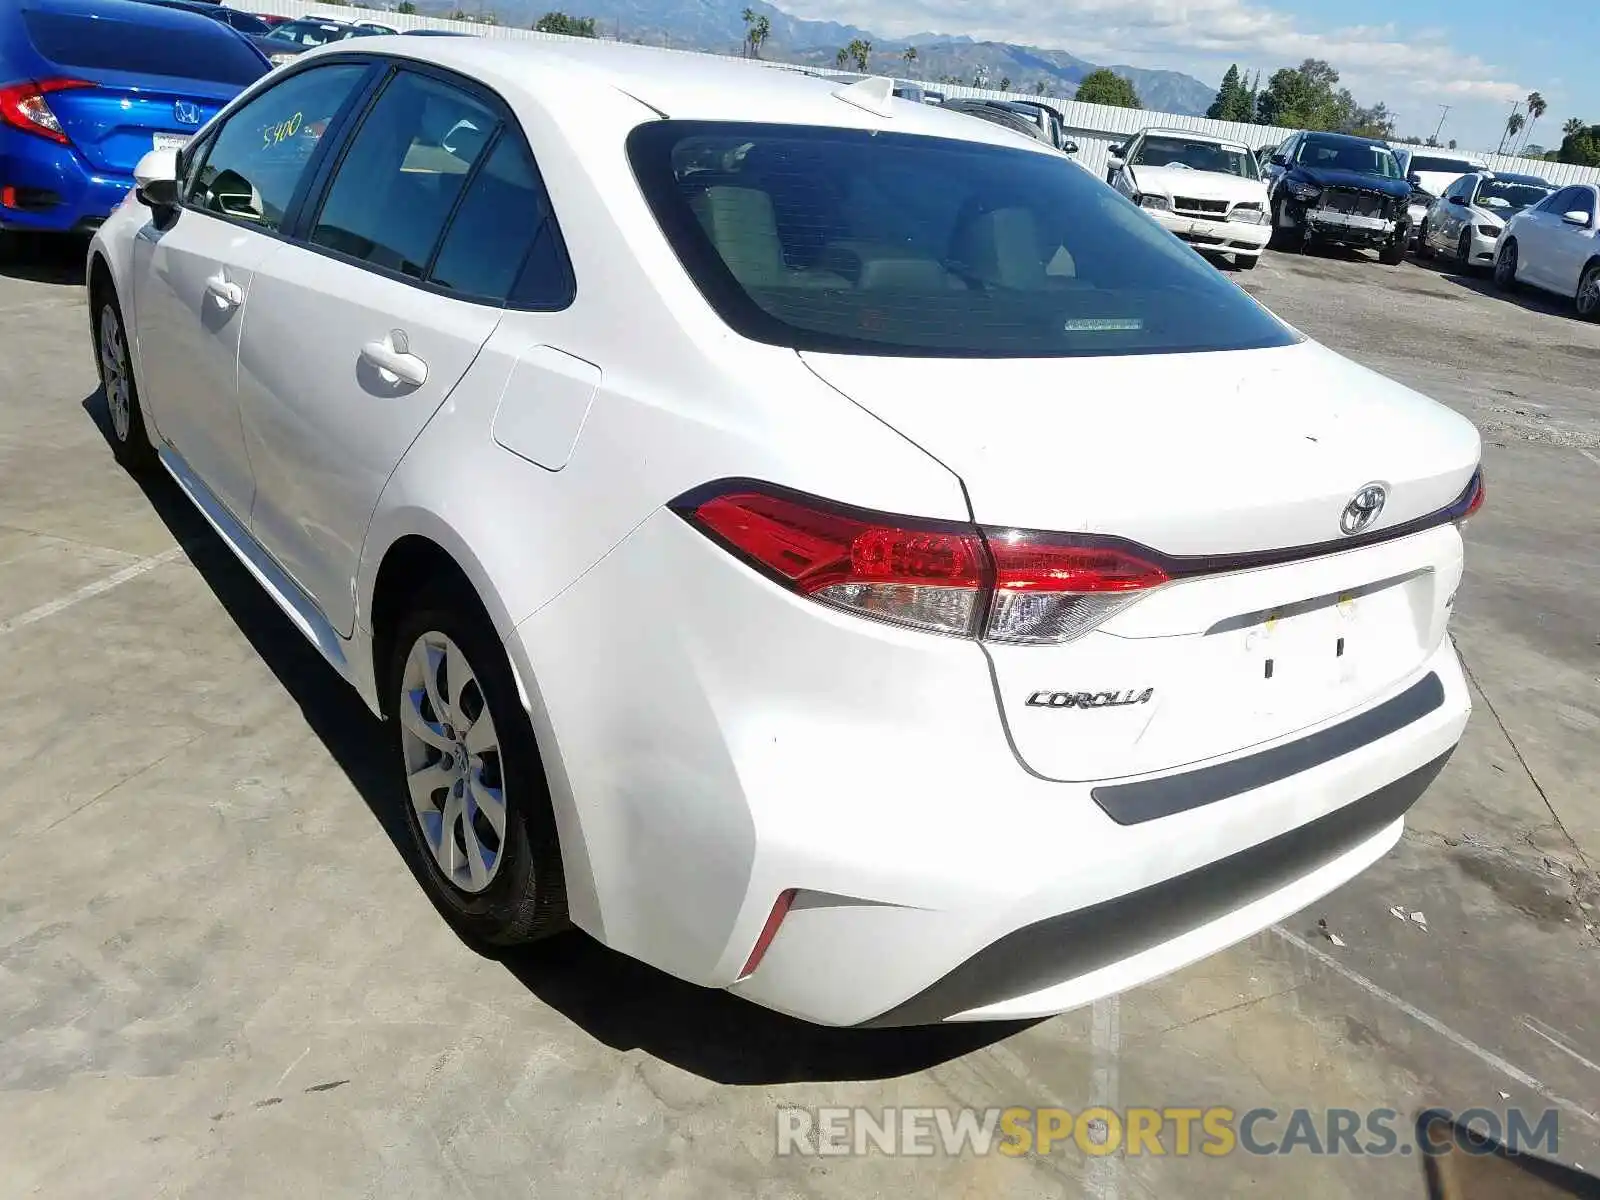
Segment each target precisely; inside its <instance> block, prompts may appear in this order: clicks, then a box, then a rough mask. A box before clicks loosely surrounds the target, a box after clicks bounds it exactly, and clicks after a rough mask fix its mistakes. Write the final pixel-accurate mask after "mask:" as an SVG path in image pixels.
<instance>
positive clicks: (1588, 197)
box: [1561, 187, 1594, 221]
mask: <svg viewBox="0 0 1600 1200" xmlns="http://www.w3.org/2000/svg"><path fill="white" fill-rule="evenodd" d="M1572 192H1573V196H1572V199H1571V200H1570V201H1569V202H1568V204H1567V207H1566V208H1563V209H1562V210H1561V211H1562V212H1564V213H1569V212H1581V213H1583V214H1584V215H1585V216H1587V217H1588V218H1589V220H1590V221H1593V220H1594V192H1592V191H1590V190H1589V189H1588V188H1586V187H1575V188H1573V189H1572Z"/></svg>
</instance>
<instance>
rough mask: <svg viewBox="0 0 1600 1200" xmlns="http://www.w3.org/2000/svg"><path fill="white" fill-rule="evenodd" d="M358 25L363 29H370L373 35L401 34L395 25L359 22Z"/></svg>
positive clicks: (378, 22)
mask: <svg viewBox="0 0 1600 1200" xmlns="http://www.w3.org/2000/svg"><path fill="white" fill-rule="evenodd" d="M356 25H357V26H358V27H359V28H361V29H370V30H371V31H372V32H373V33H387V34H394V33H399V32H400V31H399V30H398V29H396V28H395V27H394V26H393V25H385V24H384V23H383V22H382V21H357V22H356Z"/></svg>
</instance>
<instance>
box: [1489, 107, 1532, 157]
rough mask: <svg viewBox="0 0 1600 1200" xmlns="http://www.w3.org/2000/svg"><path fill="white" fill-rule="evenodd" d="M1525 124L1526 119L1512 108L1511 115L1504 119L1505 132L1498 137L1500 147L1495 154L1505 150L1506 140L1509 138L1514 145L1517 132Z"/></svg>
mask: <svg viewBox="0 0 1600 1200" xmlns="http://www.w3.org/2000/svg"><path fill="white" fill-rule="evenodd" d="M1527 123H1528V118H1527V117H1525V116H1523V115H1522V114H1521V113H1520V112H1518V111H1517V110H1516V109H1515V108H1513V109H1512V110H1511V115H1510V116H1509V117H1507V118H1506V131H1505V132H1504V133H1502V134H1501V135H1500V145H1499V147H1498V149H1497V151H1496V153H1498V152H1499V151H1501V150H1504V149H1505V148H1506V139H1507V138H1510V139H1511V140H1512V142H1513V143H1514V142H1515V141H1516V140H1517V132H1518V130H1520V129H1521V128H1522V127H1523V126H1524V125H1526V124H1527Z"/></svg>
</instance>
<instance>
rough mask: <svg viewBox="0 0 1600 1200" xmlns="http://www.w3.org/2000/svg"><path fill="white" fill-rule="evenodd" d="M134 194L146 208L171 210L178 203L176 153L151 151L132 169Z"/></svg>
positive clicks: (172, 151) (174, 151)
mask: <svg viewBox="0 0 1600 1200" xmlns="http://www.w3.org/2000/svg"><path fill="white" fill-rule="evenodd" d="M133 182H134V188H135V191H134V194H135V195H136V196H138V198H139V203H140V204H143V205H145V206H146V207H148V208H154V209H161V208H173V207H176V205H177V203H178V152H177V151H176V150H151V151H150V152H149V153H148V154H146V155H145V156H144V157H143V158H141V159H140V160H139V165H138V166H136V167H134V169H133Z"/></svg>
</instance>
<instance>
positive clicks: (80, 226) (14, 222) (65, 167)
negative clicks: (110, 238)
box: [0, 130, 133, 233]
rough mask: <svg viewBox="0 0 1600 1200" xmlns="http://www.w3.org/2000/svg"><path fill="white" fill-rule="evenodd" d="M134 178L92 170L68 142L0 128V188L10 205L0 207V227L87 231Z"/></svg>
mask: <svg viewBox="0 0 1600 1200" xmlns="http://www.w3.org/2000/svg"><path fill="white" fill-rule="evenodd" d="M132 187H133V176H131V175H121V174H118V173H116V172H106V171H96V170H94V169H93V168H91V167H89V166H88V165H87V164H86V163H85V162H84V161H83V159H82V158H81V157H80V156H79V155H78V153H77V152H76V151H75V150H73V149H72V148H71V147H68V146H58V145H56V144H55V143H53V142H48V141H46V140H44V139H43V138H38V137H33V136H31V135H29V134H24V133H16V132H14V131H9V130H0V188H12V189H14V190H15V197H14V198H15V199H16V200H17V201H18V203H16V204H15V205H12V206H4V205H0V228H3V229H18V230H33V231H36V232H40V233H68V232H88V231H90V230H92V229H95V228H96V227H98V226H99V225H100V223H101V222H102V221H104V220H105V219H106V217H107V216H109V215H110V213H111V211H112V209H114V208H116V207H117V205H119V204H121V203H122V200H123V197H124V196H126V195H127V194H128V191H129V189H130V188H132Z"/></svg>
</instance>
